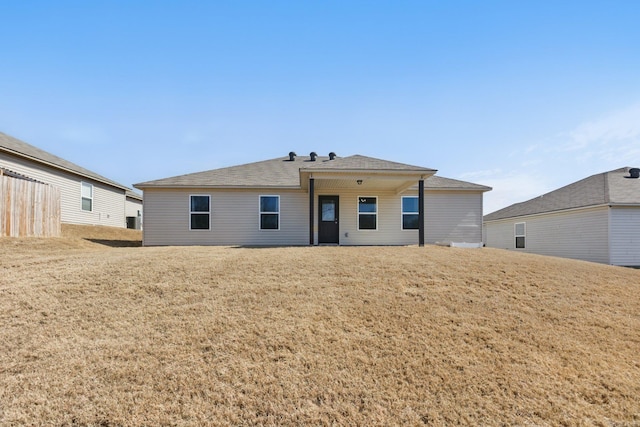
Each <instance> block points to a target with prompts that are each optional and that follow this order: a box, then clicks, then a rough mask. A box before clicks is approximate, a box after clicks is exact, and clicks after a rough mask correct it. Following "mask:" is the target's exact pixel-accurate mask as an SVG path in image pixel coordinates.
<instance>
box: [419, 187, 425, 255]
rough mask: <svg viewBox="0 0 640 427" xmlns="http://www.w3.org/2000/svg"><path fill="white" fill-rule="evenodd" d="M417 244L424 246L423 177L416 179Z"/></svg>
mask: <svg viewBox="0 0 640 427" xmlns="http://www.w3.org/2000/svg"><path fill="white" fill-rule="evenodd" d="M418 246H424V179H421V180H420V181H418Z"/></svg>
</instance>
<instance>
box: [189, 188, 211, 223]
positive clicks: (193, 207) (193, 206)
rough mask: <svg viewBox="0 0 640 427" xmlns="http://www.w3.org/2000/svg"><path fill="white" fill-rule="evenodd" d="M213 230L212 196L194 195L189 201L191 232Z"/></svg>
mask: <svg viewBox="0 0 640 427" xmlns="http://www.w3.org/2000/svg"><path fill="white" fill-rule="evenodd" d="M210 228H211V196H208V195H199V194H197V195H193V196H191V197H190V200H189V230H209V229H210Z"/></svg>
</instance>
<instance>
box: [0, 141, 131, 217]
mask: <svg viewBox="0 0 640 427" xmlns="http://www.w3.org/2000/svg"><path fill="white" fill-rule="evenodd" d="M0 167H2V168H6V169H9V170H12V171H15V172H17V173H20V174H23V175H26V176H29V177H32V178H33V179H36V180H38V181H41V182H43V183H46V184H49V185H52V186H55V187H58V188H59V189H60V219H61V222H63V223H70V224H90V225H107V226H112V227H126V219H125V217H126V215H127V213H126V209H127V208H126V203H127V198H126V196H125V195H126V194H127V192H128V191H130V190H131V189H130V188H128V187H126V186H124V185H122V184H119V183H117V182H115V181H112V180H110V179H108V178H105V177H103V176H101V175H98V174H96V173H94V172H91V171H90V170H87V169H85V168H83V167H80V166H78V165H76V164H74V163H71V162H69V161H67V160H64V159H62V158H60V157H57V156H55V155H53V154H51V153H48V152H46V151H44V150H41V149H39V148H37V147H34V146H33V145H30V144H27V143H26V142H23V141H20V140H18V139H16V138H13V137H11V136H9V135H6V134H4V133H2V132H0ZM132 194H135V193H132ZM137 197H138V198H139V197H140V196H137ZM131 203H133V202H131ZM140 204H141V202H140V201H138V205H140Z"/></svg>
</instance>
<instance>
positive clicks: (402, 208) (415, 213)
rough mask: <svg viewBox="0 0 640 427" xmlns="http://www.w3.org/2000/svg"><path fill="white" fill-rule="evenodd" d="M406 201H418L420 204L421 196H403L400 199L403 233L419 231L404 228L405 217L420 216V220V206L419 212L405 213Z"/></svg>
mask: <svg viewBox="0 0 640 427" xmlns="http://www.w3.org/2000/svg"><path fill="white" fill-rule="evenodd" d="M404 199H418V203H420V197H419V196H402V197H401V198H400V230H402V231H417V230H418V228H404V216H405V215H418V218H420V206H418V212H405V211H404Z"/></svg>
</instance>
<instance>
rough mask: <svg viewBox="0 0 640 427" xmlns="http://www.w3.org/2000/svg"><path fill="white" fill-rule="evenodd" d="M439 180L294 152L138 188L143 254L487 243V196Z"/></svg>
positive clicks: (384, 165)
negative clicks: (171, 249) (181, 249)
mask: <svg viewBox="0 0 640 427" xmlns="http://www.w3.org/2000/svg"><path fill="white" fill-rule="evenodd" d="M435 172H436V170H434V169H429V168H424V167H418V166H410V165H406V164H402V163H396V162H391V161H386V160H379V159H374V158H370V157H365V156H360V155H354V156H349V157H337V156H336V155H335V154H334V153H330V155H329V156H328V157H322V156H317V155H316V154H315V153H311V154H310V155H309V156H297V155H295V153H289V156H287V157H281V158H276V159H271V160H265V161H262V162H256V163H250V164H245V165H239V166H233V167H228V168H222V169H215V170H210V171H205V172H199V173H193V174H189V175H182V176H177V177H171V178H165V179H159V180H155V181H148V182H143V183H139V184H135V185H134V187H136V188H139V189H141V190H143V191H144V232H143V244H144V245H146V246H153V245H316V244H340V245H410V244H424V243H425V242H427V243H435V242H475V243H481V242H482V197H483V193H484V192H485V191H489V190H490V188H489V187H485V186H482V185H477V184H472V183H468V182H463V181H457V180H453V179H447V178H441V177H436V176H434V174H435ZM421 189H423V191H422V195H421V194H420V193H421V191H420V190H421ZM421 199H423V200H421ZM421 201H422V203H420V202H421Z"/></svg>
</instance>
